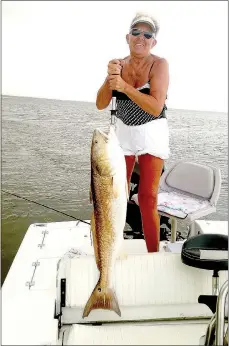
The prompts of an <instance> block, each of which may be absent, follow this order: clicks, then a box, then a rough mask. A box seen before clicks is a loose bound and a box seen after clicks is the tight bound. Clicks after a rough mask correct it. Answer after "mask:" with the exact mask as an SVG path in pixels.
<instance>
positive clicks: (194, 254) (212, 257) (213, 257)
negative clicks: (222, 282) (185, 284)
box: [181, 234, 228, 271]
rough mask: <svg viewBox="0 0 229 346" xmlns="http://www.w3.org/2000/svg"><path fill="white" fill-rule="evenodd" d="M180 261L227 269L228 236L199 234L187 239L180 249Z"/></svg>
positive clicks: (208, 267)
mask: <svg viewBox="0 0 229 346" xmlns="http://www.w3.org/2000/svg"><path fill="white" fill-rule="evenodd" d="M181 259H182V262H183V263H184V264H186V265H188V266H191V267H196V268H200V269H207V270H216V271H218V270H228V236H226V235H223V234H200V235H197V236H194V237H191V238H189V239H187V240H186V241H185V242H184V244H183V247H182V251H181Z"/></svg>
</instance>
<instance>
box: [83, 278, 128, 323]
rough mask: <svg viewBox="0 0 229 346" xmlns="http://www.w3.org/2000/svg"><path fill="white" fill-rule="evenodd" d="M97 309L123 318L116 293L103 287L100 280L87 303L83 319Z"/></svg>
mask: <svg viewBox="0 0 229 346" xmlns="http://www.w3.org/2000/svg"><path fill="white" fill-rule="evenodd" d="M95 309H105V310H112V311H114V312H116V313H117V314H118V315H119V316H121V311H120V308H119V304H118V301H117V298H116V295H115V293H114V291H113V290H112V288H108V287H105V288H104V287H101V285H100V280H99V281H98V283H97V285H96V286H95V288H94V290H93V292H92V294H91V296H90V298H89V299H88V301H87V304H86V306H85V308H84V311H83V318H84V317H87V316H88V315H89V314H90V312H91V311H92V310H95Z"/></svg>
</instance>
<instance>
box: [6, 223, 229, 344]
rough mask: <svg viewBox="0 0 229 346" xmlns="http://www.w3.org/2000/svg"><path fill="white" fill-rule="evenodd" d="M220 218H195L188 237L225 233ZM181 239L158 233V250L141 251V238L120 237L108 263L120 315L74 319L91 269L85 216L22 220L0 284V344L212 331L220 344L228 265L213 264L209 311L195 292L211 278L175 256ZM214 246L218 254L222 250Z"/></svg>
mask: <svg viewBox="0 0 229 346" xmlns="http://www.w3.org/2000/svg"><path fill="white" fill-rule="evenodd" d="M227 226H228V222H227V221H209V220H197V221H195V229H196V232H197V234H196V236H193V235H192V237H191V238H192V239H194V238H196V237H197V238H198V237H199V236H202V237H208V238H209V237H214V236H215V235H217V236H218V237H221V236H222V237H227V232H228V231H227ZM216 230H217V234H215V233H216ZM191 238H190V239H191ZM188 240H189V239H185V240H183V241H177V242H171V241H161V242H160V251H159V253H154V254H149V253H147V250H146V245H145V241H144V239H125V240H124V250H125V252H126V253H127V257H126V258H124V259H120V260H117V263H116V269H115V290H116V294H117V297H118V299H119V301H120V309H121V312H122V316H121V317H119V316H118V315H116V314H115V313H114V312H111V311H104V310H94V311H92V312H91V314H90V315H89V316H88V317H87V318H85V319H82V311H83V308H84V305H85V303H86V301H87V298H88V296H89V294H90V292H91V290H92V288H93V287H94V284H95V282H96V279H97V276H98V273H97V271H96V266H95V261H94V255H93V244H92V239H91V232H90V221H89V220H82V221H66V222H51V223H35V224H32V225H30V227H29V228H28V230H27V232H26V234H25V236H24V239H23V241H22V243H21V245H20V247H19V250H18V252H17V254H16V256H15V258H14V261H13V263H12V265H11V268H10V270H9V272H8V275H7V277H6V279H5V282H4V284H3V287H2V345H91V344H100V345H107V344H110V345H121V344H133V345H140V344H141V345H207V344H209V345H210V344H211V345H212V343H211V342H212V335H216V336H217V338H218V339H219V340H220V341H219V342H222V338H223V340H224V344H226V341H225V340H226V338H225V336H224V334H225V329H226V328H228V324H227V319H226V318H224V308H225V304H226V303H225V299H226V295H227V292H228V286H227V285H228V283H227V275H228V272H227V270H222V271H221V270H220V271H219V282H218V286H219V287H218V289H219V290H220V291H219V294H218V300H217V306H216V309H215V313H213V312H212V310H213V311H214V308H213V309H212V310H211V308H209V307H208V306H207V305H206V302H205V303H198V299H199V297H200V296H202V297H203V296H204V295H205V296H207V295H208V297H209V296H210V297H211V295H212V294H213V292H212V280H213V283H214V284H215V283H216V281H214V280H215V279H217V278H214V277H213V278H212V271H211V270H203V269H199V268H194V267H192V266H190V265H186V264H185V263H184V262H183V261H184V260H182V251H183V250H184V243H187V242H188ZM209 251H210V256H213V258H214V251H213V250H209ZM220 252H221V256H224V257H223V258H224V262H225V258H228V257H227V256H228V253H227V251H226V252H225V251H224V253H223V255H222V249H221V250H220ZM225 253H226V257H225ZM215 254H217V251H215ZM207 258H208V259H206V260H205V261H208V260H209V257H207ZM217 258H218V257H217ZM227 260H228V259H227ZM219 262H220V261H219V260H218V259H217V260H215V263H219ZM216 265H217V264H216ZM133 266H134V268H135V270H131V268H133ZM143 268H144V270H143ZM149 274H150V275H149ZM214 287H215V286H214ZM208 299H209V298H208ZM215 303H216V302H215ZM207 304H209V303H208V302H207ZM210 305H211V304H210ZM213 305H214V304H213ZM216 316H218V317H217V318H219V319H218V320H217V321H218V322H217V323H218V324H217V323H216V324H215V322H216ZM222 316H223V317H222ZM226 316H227V314H226ZM219 322H220V323H219ZM215 330H216V333H214V331H215ZM218 339H217V340H218ZM217 342H218V341H217ZM217 342H216V343H215V344H216V345H221V344H223V343H217Z"/></svg>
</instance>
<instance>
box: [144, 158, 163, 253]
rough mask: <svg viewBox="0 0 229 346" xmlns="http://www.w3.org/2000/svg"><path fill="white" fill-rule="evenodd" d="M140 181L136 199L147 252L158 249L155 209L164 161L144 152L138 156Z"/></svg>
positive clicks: (157, 217)
mask: <svg viewBox="0 0 229 346" xmlns="http://www.w3.org/2000/svg"><path fill="white" fill-rule="evenodd" d="M138 162H139V169H140V182H139V190H138V201H139V207H140V211H141V216H142V226H143V232H144V236H145V241H146V246H147V249H148V252H157V251H159V241H160V218H159V215H158V211H157V195H158V188H159V182H160V177H161V172H162V169H163V165H164V161H163V160H162V159H160V158H158V157H155V156H152V155H149V154H144V155H140V156H138Z"/></svg>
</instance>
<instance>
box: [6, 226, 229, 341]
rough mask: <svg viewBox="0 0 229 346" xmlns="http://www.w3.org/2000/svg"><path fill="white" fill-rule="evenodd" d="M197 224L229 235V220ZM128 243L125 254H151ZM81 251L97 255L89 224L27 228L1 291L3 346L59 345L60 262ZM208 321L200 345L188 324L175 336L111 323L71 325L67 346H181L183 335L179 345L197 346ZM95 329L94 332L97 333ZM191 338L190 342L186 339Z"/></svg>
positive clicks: (138, 243) (158, 327)
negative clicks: (122, 345)
mask: <svg viewBox="0 0 229 346" xmlns="http://www.w3.org/2000/svg"><path fill="white" fill-rule="evenodd" d="M197 224H198V227H200V228H201V229H202V231H203V232H206V233H208V232H209V233H213V232H219V233H226V234H227V222H217V221H206V222H205V221H198V222H197ZM124 244H125V248H124V251H125V252H127V253H132V254H134V253H135V254H139V253H141V254H143V253H147V251H146V246H145V242H144V240H125V241H124ZM174 249H175V250H174V251H175V252H176V251H177V252H178V253H179V251H180V249H181V244H180V245H179V243H178V244H176V248H175V247H174ZM77 251H80V252H81V253H85V254H93V247H92V242H91V237H90V228H89V225H87V224H85V223H82V222H75V221H68V222H57V223H48V224H33V225H31V226H30V227H29V229H28V231H27V233H26V234H25V237H24V239H23V241H22V243H21V246H20V248H19V250H18V252H17V254H16V256H15V259H14V261H13V263H12V266H11V268H10V270H9V273H8V275H7V277H6V279H5V282H4V284H3V287H2V344H3V345H49V344H57V341H56V340H57V339H58V328H57V325H58V321H57V320H56V319H54V306H55V299H56V273H57V263H58V262H59V260H60V258H62V257H63V256H64V255H66V254H69V252H70V253H71V252H74V253H76V252H77ZM160 251H161V252H163V251H166V244H165V242H161V244H160ZM205 322H206V321H205ZM205 322H204V323H198V325H197V326H195V328H197V329H196V331H197V330H198V332H197V334H198V342H197V336H196V338H195V336H194V335H192V334H193V333H192V332H190V331H189V330H190V328H193V327H194V326H193V325H192V324H185V325H182V328H180V324H179V323H178V324H177V327H176V328H177V333H175V334H174V333H173V335H171V333H170V331H169V330H170V328H174V326H173V327H172V326H171V325H170V326H167V327H166V328H168V329H167V331H166V333H164V332H163V331H162V328H164V327H165V326H162V325H151V326H150V330H149V329H147V332H146V328H148V326H145V325H141V326H134V325H131V326H130V325H120V324H119V325H115V326H114V324H113V325H109V326H108V325H104V326H102V327H100V328H99V327H95V326H90V325H87V326H85V325H73V326H70V327H66V328H65V331H66V333H65V334H64V336H63V340H64V343H63V344H65V345H70V344H80V345H82V344H93V342H94V343H95V344H133V342H134V344H141V345H143V344H145V345H146V344H151V345H152V344H155V345H156V344H157V345H159V344H161V345H163V344H166V343H165V338H167V339H166V340H169V344H170V345H173V344H174V345H175V344H177V345H178V343H177V342H178V341H177V340H178V336H179V340H180V341H179V344H180V345H181V344H182V345H185V344H187V345H188V344H189V345H190V344H193V345H194V344H199V337H200V335H202V334H203V333H204V332H205V330H206V323H205ZM91 328H93V334H92V333H91ZM96 328H99V329H98V330H97V329H96ZM178 329H179V330H178ZM151 331H152V333H151ZM149 332H150V333H149ZM67 335H68V337H67ZM76 335H77V337H76ZM96 335H98V336H99V338H97V337H96ZM114 335H115V338H114ZM146 335H149V337H147V336H146ZM175 335H177V337H175ZM185 335H186V339H185ZM187 335H190V338H191V339H189V340H187ZM92 336H93V340H94V341H93V340H92ZM151 336H152V337H153V340H152V337H151ZM112 340H113V341H112ZM185 340H186V342H185ZM65 341H66V342H65ZM187 341H188V343H187Z"/></svg>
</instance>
